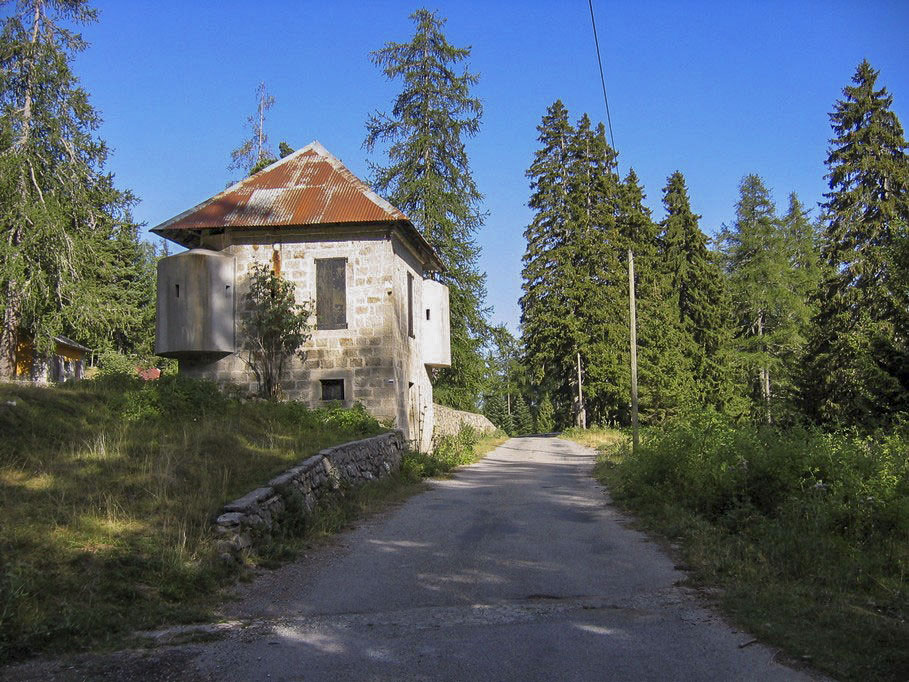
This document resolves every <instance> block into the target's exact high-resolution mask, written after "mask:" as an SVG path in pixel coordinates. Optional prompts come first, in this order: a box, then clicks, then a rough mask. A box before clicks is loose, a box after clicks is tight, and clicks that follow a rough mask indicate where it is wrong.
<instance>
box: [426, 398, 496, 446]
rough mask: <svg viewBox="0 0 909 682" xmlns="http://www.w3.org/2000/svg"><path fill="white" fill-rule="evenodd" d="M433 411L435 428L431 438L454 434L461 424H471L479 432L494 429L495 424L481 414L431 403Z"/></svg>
mask: <svg viewBox="0 0 909 682" xmlns="http://www.w3.org/2000/svg"><path fill="white" fill-rule="evenodd" d="M433 410H434V411H435V429H434V431H433V438H438V437H439V436H454V435H456V434H457V433H458V431H460V430H461V426H463V425H467V426H472V427H473V428H474V429H476V430H477V431H479V432H480V433H492V432H493V431H495V430H496V427H495V424H493V423H492V422H491V421H489V420H488V419H487V418H486V417H485V416H483V415H482V414H476V413H474V412H463V411H462V410H454V409H452V408H450V407H445V406H444V405H438V404H433Z"/></svg>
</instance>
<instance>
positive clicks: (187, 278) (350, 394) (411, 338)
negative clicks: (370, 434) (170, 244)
mask: <svg viewBox="0 0 909 682" xmlns="http://www.w3.org/2000/svg"><path fill="white" fill-rule="evenodd" d="M152 232H154V233H155V234H158V235H160V236H162V237H165V238H167V239H170V240H172V241H174V242H176V243H178V244H180V245H182V246H185V247H187V248H188V249H190V250H189V251H186V252H183V253H180V254H177V255H175V256H170V257H168V258H164V259H162V260H161V262H160V263H159V266H158V318H157V335H156V352H157V353H158V354H159V355H163V356H166V357H173V358H177V360H178V361H179V365H180V372H181V373H185V374H187V375H189V376H194V377H203V378H207V379H212V380H214V381H217V382H219V383H226V382H231V383H234V384H239V385H240V386H244V387H248V388H249V390H251V391H252V390H255V388H256V381H255V376H254V374H253V373H252V371H251V369H250V368H249V366H248V365H247V363H246V362H245V361H244V359H243V353H242V350H241V349H242V347H243V339H240V338H238V335H239V334H240V333H241V332H240V326H239V325H238V324H237V321H238V319H239V318H241V317H242V315H243V314H244V310H243V306H244V300H245V299H244V293H245V291H246V277H247V273H248V272H249V269H250V266H251V264H252V263H253V262H256V261H258V262H261V263H267V264H270V265H271V267H272V268H273V269H274V270H275V271H276V272H278V273H279V274H280V275H281V276H282V277H284V278H285V279H288V280H290V281H292V282H294V283H295V285H296V298H297V301H298V302H310V303H311V306H312V309H313V316H312V318H311V319H310V323H311V324H312V338H311V339H310V340H309V342H308V343H307V345H306V346H305V350H306V359H305V361H300V360H299V359H298V358H296V357H295V358H294V359H293V360H292V362H291V365H290V369H289V371H288V372H287V373H286V376H285V378H284V381H283V383H282V386H283V388H284V393H285V395H286V396H287V397H288V398H293V399H297V400H301V401H303V402H305V403H307V404H309V405H310V406H313V407H315V406H319V405H323V404H327V403H329V402H331V401H340V402H341V403H343V404H344V405H347V406H350V405H353V404H354V403H355V402H359V403H361V404H362V405H363V406H364V407H365V408H366V409H367V410H368V411H369V412H370V413H371V414H373V415H375V416H376V417H378V418H380V419H388V420H391V421H393V422H394V423H395V425H396V426H397V427H398V428H401V429H402V430H403V431H404V433H405V436H406V437H407V438H408V440H410V441H411V442H412V443H413V444H414V445H416V446H418V447H420V448H421V449H423V450H428V449H429V448H430V444H431V439H432V431H433V403H432V385H431V383H430V372H431V370H432V369H433V368H436V367H447V366H449V365H450V364H451V348H450V340H449V310H448V289H447V287H445V286H444V285H442V284H440V283H439V282H437V281H434V280H433V279H431V275H432V273H436V272H439V271H440V270H441V269H442V263H441V262H440V260H439V258H438V256H437V254H436V253H435V252H434V251H433V249H432V247H431V246H430V245H429V243H427V242H426V240H425V239H424V238H423V237H422V236H421V235H420V233H419V231H418V230H417V229H416V228H415V227H414V225H413V223H411V222H410V220H408V218H407V216H405V215H404V214H403V213H401V211H399V210H398V209H396V208H395V207H394V206H392V205H391V204H389V203H388V202H387V201H385V200H384V199H382V198H381V197H379V196H378V195H377V194H375V193H374V192H373V191H371V190H370V189H369V187H367V186H366V185H365V184H364V183H363V182H362V181H360V180H359V179H358V178H357V177H356V176H354V174H353V173H351V172H350V171H349V170H348V169H347V168H346V167H345V166H344V164H342V163H341V162H340V161H339V160H338V159H336V158H335V157H334V156H332V155H331V154H330V153H328V151H326V150H325V148H324V147H322V145H320V144H319V143H318V142H313V143H312V144H310V145H308V146H306V147H304V148H302V149H300V150H298V151H296V152H294V153H293V154H290V155H289V156H287V157H285V158H283V159H281V160H280V161H277V162H275V163H274V164H272V165H271V166H269V167H267V168H265V169H264V170H262V171H260V172H258V173H256V174H255V175H253V176H251V177H249V178H246V179H245V180H243V181H241V182H239V183H237V184H235V185H233V186H231V187H229V188H227V189H226V190H224V191H223V192H221V193H220V194H218V195H216V196H214V197H212V198H210V199H208V200H207V201H204V202H202V203H201V204H199V205H198V206H196V207H194V208H191V209H189V210H188V211H186V212H184V213H181V214H180V215H178V216H176V217H174V218H172V219H170V220H168V221H166V222H164V223H162V224H161V225H158V226H157V227H155V228H154V229H153V230H152Z"/></svg>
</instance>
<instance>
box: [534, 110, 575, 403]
mask: <svg viewBox="0 0 909 682" xmlns="http://www.w3.org/2000/svg"><path fill="white" fill-rule="evenodd" d="M537 130H538V131H539V137H538V140H539V143H540V146H539V148H538V149H537V151H536V152H535V153H534V160H533V163H532V164H531V165H530V168H529V169H528V171H527V177H528V178H530V189H531V196H530V200H529V201H528V206H530V208H531V209H532V210H533V211H534V217H533V220H532V221H531V223H530V224H529V225H528V226H527V228H526V229H525V230H524V238H525V240H526V242H527V246H526V248H525V251H524V256H523V268H522V270H521V277H522V279H523V282H522V285H521V288H522V291H523V294H522V295H521V298H520V301H519V303H520V306H521V339H522V343H523V345H524V356H525V362H526V365H527V369H528V372H529V374H530V379H531V382H532V383H533V384H534V385H535V386H542V387H544V388H543V393H545V394H546V395H547V399H548V396H549V391H551V390H552V391H558V392H559V393H564V391H562V390H561V387H562V386H563V384H564V382H566V381H567V379H568V376H567V372H568V371H569V370H568V368H566V367H565V358H566V357H567V356H568V355H569V354H570V353H571V352H572V350H573V349H574V348H575V347H576V346H577V341H576V339H577V336H578V333H579V332H578V329H577V326H576V324H574V317H573V310H572V307H571V303H570V301H569V300H568V298H567V297H566V295H565V291H566V290H567V288H568V287H567V285H566V282H565V281H564V275H565V268H564V265H563V264H564V262H565V261H566V260H567V258H566V255H565V249H564V242H565V240H566V236H567V233H568V229H569V226H568V223H569V209H568V192H569V183H568V158H569V157H568V147H569V144H570V143H571V139H572V137H573V136H574V128H573V127H572V126H571V123H570V122H569V120H568V110H567V109H566V108H565V106H564V105H563V104H562V102H561V101H560V100H556V101H555V102H554V103H553V104H552V105H551V106H550V107H549V108H548V109H547V110H546V113H545V114H544V116H543V119H542V121H541V123H540V125H539V126H538V127H537ZM565 400H566V398H565V397H564V396H562V400H561V402H565ZM567 400H568V401H569V402H570V396H569V397H568V398H567ZM549 409H550V410H552V409H553V405H552V403H551V402H550V403H549Z"/></svg>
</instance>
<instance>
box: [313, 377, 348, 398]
mask: <svg viewBox="0 0 909 682" xmlns="http://www.w3.org/2000/svg"><path fill="white" fill-rule="evenodd" d="M319 383H320V384H322V400H344V379H322V380H321V381H320V382H319Z"/></svg>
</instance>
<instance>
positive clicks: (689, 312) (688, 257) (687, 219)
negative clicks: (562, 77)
mask: <svg viewBox="0 0 909 682" xmlns="http://www.w3.org/2000/svg"><path fill="white" fill-rule="evenodd" d="M663 206H664V207H665V209H666V217H665V218H664V219H663V221H662V223H661V227H662V235H661V248H660V255H661V257H662V259H663V262H664V264H665V267H666V268H667V270H668V272H669V278H670V279H669V281H670V282H671V287H672V291H673V292H675V293H674V295H677V296H678V315H679V322H680V324H681V329H682V335H681V337H680V339H679V342H680V348H682V349H683V351H684V354H685V356H686V357H687V358H688V361H689V362H690V365H691V370H692V372H693V375H694V380H695V385H696V389H697V395H696V396H695V398H696V399H697V400H698V401H699V402H700V403H702V404H711V405H714V406H715V407H717V408H719V409H721V410H725V411H731V412H738V411H740V409H741V407H740V406H739V405H737V401H736V390H735V387H734V384H733V382H732V378H731V375H730V364H729V355H728V353H729V337H730V328H729V323H728V318H727V315H728V298H727V292H726V288H725V282H724V280H723V274H722V270H721V268H720V265H719V263H717V261H716V259H715V258H714V257H713V255H712V253H711V252H710V250H709V249H708V239H707V235H705V234H704V233H703V232H702V231H701V229H700V227H698V220H699V219H700V216H698V215H696V214H695V213H694V212H693V211H692V210H691V201H690V199H689V198H688V188H687V187H686V185H685V177H684V176H683V175H682V174H681V173H680V172H679V171H676V172H674V173H673V174H672V175H670V176H669V179H668V180H667V183H666V187H665V188H664V189H663Z"/></svg>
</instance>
